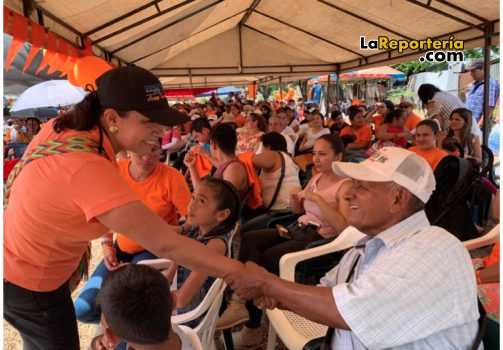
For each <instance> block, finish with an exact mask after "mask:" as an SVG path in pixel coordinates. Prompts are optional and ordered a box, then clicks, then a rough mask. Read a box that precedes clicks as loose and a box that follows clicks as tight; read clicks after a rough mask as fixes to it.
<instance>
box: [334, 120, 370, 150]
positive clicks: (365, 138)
mask: <svg viewBox="0 0 503 350" xmlns="http://www.w3.org/2000/svg"><path fill="white" fill-rule="evenodd" d="M340 135H341V136H344V135H355V136H356V140H355V141H354V142H353V143H359V144H361V143H368V142H370V141H372V130H371V129H370V126H369V125H368V124H364V125H363V126H361V127H360V128H359V129H358V130H356V133H354V132H353V129H352V128H351V126H350V125H348V126H346V127H345V128H344V129H342V130H341V133H340ZM369 145H370V143H369Z"/></svg>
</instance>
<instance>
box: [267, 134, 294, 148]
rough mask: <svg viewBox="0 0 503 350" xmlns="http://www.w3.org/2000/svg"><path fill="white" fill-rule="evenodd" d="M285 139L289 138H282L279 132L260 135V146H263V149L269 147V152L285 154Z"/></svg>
mask: <svg viewBox="0 0 503 350" xmlns="http://www.w3.org/2000/svg"><path fill="white" fill-rule="evenodd" d="M285 137H290V136H283V135H281V134H280V133H279V132H276V131H271V132H268V133H267V134H264V135H262V144H263V145H264V147H269V149H270V150H271V151H280V152H286V151H287V149H286V140H285Z"/></svg>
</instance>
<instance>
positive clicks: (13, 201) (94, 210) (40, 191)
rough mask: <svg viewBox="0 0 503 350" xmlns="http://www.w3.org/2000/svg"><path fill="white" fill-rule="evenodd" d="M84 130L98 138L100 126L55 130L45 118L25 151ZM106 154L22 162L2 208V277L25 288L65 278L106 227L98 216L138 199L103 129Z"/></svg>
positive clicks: (47, 287) (48, 287) (51, 285)
mask: <svg viewBox="0 0 503 350" xmlns="http://www.w3.org/2000/svg"><path fill="white" fill-rule="evenodd" d="M73 136H82V137H86V138H89V139H93V140H95V141H98V139H99V136H98V130H97V129H95V130H92V131H75V130H69V131H63V132H62V133H60V134H56V133H55V132H54V130H53V121H49V122H48V123H47V124H46V125H44V127H43V128H42V130H41V131H40V132H39V133H38V134H37V135H36V136H35V138H34V139H33V141H32V142H31V143H30V144H29V145H28V148H27V152H29V151H30V150H33V149H34V148H35V147H36V146H37V145H39V144H44V143H46V142H47V141H49V140H54V139H66V138H69V137H73ZM103 147H104V150H105V153H106V157H103V156H100V155H98V154H94V153H86V152H71V153H64V154H56V155H51V156H47V157H44V158H40V159H36V160H34V161H33V162H31V163H30V164H28V165H26V166H25V168H24V169H23V170H22V171H21V173H20V174H19V176H18V178H17V179H16V180H15V181H14V184H13V186H12V190H11V196H10V200H9V205H8V207H7V209H6V210H5V211H4V278H5V279H6V280H7V281H9V282H11V283H13V284H16V285H18V286H21V287H23V288H26V289H29V290H33V291H40V292H47V291H53V290H55V289H57V288H59V287H60V286H61V285H62V284H63V283H65V282H66V281H68V279H69V278H70V276H71V275H72V274H73V272H74V271H75V270H76V268H77V266H78V265H79V262H80V259H81V257H82V254H83V253H84V252H85V250H86V247H87V243H88V242H89V241H91V240H93V239H96V238H99V237H101V236H102V235H104V234H105V233H107V232H108V228H107V227H105V226H103V225H102V224H100V223H99V222H98V221H97V220H96V217H97V216H99V215H101V214H104V213H106V212H108V211H110V210H112V209H115V208H117V207H120V206H122V205H125V204H127V203H131V202H133V201H137V200H138V196H137V195H136V194H135V193H134V191H133V190H132V189H131V187H130V186H129V185H128V184H127V183H126V181H125V180H124V179H123V178H122V177H121V176H120V174H119V172H118V171H117V167H116V164H115V152H114V150H113V148H112V144H111V143H110V140H109V139H108V137H107V136H106V135H104V139H103Z"/></svg>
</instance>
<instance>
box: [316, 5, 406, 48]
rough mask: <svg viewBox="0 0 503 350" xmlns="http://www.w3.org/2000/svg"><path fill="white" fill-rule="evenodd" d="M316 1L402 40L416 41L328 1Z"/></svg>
mask: <svg viewBox="0 0 503 350" xmlns="http://www.w3.org/2000/svg"><path fill="white" fill-rule="evenodd" d="M316 1H318V2H319V3H322V4H324V5H326V6H328V7H331V8H333V9H335V10H338V11H340V12H342V13H345V14H347V15H349V16H351V17H354V18H357V19H359V20H360V21H362V22H366V23H369V24H371V25H373V26H376V27H378V28H381V29H384V30H386V31H388V32H390V33H392V34H395V35H398V36H400V37H402V38H404V39H407V40H414V39H413V38H410V37H409V36H407V35H404V34H403V33H399V32H397V31H395V30H393V29H390V28H386V27H385V26H384V25H381V24H379V23H377V22H374V21H371V20H369V19H366V18H365V17H362V16H360V15H357V14H356V13H352V12H350V11H348V10H345V9H343V8H341V7H339V6H337V5H334V4H332V3H329V2H327V1H325V0H316Z"/></svg>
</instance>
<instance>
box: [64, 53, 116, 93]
mask: <svg viewBox="0 0 503 350" xmlns="http://www.w3.org/2000/svg"><path fill="white" fill-rule="evenodd" d="M110 69H112V66H110V64H109V63H108V62H107V61H105V60H104V59H101V58H99V57H96V56H85V57H82V58H79V59H78V60H77V62H76V63H75V66H74V67H73V73H74V75H75V80H76V81H77V82H78V85H79V86H80V87H82V88H83V89H85V88H86V86H87V85H88V84H90V85H92V86H93V87H94V88H95V89H96V78H98V77H99V76H100V75H102V74H103V73H105V72H106V71H109V70H110Z"/></svg>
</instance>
